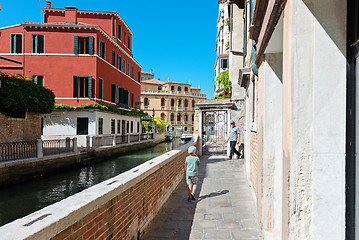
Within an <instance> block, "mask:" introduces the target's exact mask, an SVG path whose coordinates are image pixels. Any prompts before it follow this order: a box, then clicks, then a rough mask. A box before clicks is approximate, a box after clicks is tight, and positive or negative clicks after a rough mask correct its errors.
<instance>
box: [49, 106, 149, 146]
mask: <svg viewBox="0 0 359 240" xmlns="http://www.w3.org/2000/svg"><path fill="white" fill-rule="evenodd" d="M77 118H88V119H89V127H88V135H90V136H94V135H97V134H98V121H99V120H98V119H99V118H103V135H108V134H111V119H115V123H116V126H115V133H116V134H117V120H121V124H122V120H125V121H130V123H131V121H133V126H134V129H133V130H134V131H133V133H138V132H137V123H138V122H139V125H140V129H139V132H140V133H141V132H142V126H141V122H140V117H133V116H125V115H120V114H116V113H112V112H103V111H99V110H75V111H59V110H55V111H54V112H52V113H50V114H45V115H44V116H43V119H44V129H43V137H42V138H43V139H57V138H66V137H71V138H72V137H77V139H78V146H79V147H85V146H86V135H76V131H77ZM130 127H131V124H130ZM121 129H122V128H121ZM130 130H131V129H130ZM130 133H131V132H130ZM121 134H123V133H122V132H121ZM125 134H126V133H125Z"/></svg>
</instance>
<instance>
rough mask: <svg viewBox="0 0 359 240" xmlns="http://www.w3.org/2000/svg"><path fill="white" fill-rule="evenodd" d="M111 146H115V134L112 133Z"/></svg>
mask: <svg viewBox="0 0 359 240" xmlns="http://www.w3.org/2000/svg"><path fill="white" fill-rule="evenodd" d="M112 146H116V135H113V138H112Z"/></svg>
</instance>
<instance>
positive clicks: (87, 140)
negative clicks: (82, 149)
mask: <svg viewBox="0 0 359 240" xmlns="http://www.w3.org/2000/svg"><path fill="white" fill-rule="evenodd" d="M86 150H87V151H89V150H90V136H88V135H87V136H86Z"/></svg>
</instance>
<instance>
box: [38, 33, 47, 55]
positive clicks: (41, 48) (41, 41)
mask: <svg viewBox="0 0 359 240" xmlns="http://www.w3.org/2000/svg"><path fill="white" fill-rule="evenodd" d="M37 41H38V44H39V46H38V48H39V49H38V53H44V44H45V43H44V35H38V36H37Z"/></svg>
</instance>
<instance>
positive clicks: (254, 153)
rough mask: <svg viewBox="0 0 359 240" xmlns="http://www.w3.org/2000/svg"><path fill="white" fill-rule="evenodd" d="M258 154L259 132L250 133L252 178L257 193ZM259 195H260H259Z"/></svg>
mask: <svg viewBox="0 0 359 240" xmlns="http://www.w3.org/2000/svg"><path fill="white" fill-rule="evenodd" d="M257 156H258V142H257V133H256V132H252V131H251V133H250V180H251V183H252V186H253V189H254V192H255V193H257V160H258V158H257ZM257 197H258V196H257Z"/></svg>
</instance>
